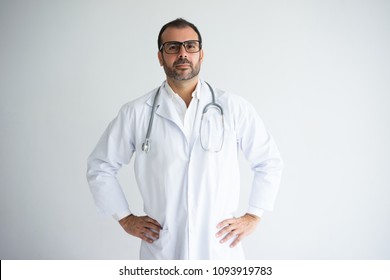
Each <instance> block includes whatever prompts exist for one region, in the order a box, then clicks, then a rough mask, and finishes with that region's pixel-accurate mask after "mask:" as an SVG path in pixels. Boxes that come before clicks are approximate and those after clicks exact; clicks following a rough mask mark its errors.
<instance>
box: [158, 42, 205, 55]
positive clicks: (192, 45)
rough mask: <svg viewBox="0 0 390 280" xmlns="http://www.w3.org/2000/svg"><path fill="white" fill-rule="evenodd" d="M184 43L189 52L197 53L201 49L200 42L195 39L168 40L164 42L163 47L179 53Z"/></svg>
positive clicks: (165, 49) (166, 50)
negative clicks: (182, 40) (183, 40)
mask: <svg viewBox="0 0 390 280" xmlns="http://www.w3.org/2000/svg"><path fill="white" fill-rule="evenodd" d="M182 45H183V46H184V48H185V50H186V51H187V52H189V53H196V52H199V51H200V43H199V41H195V40H191V41H185V42H166V43H164V44H163V48H164V51H165V52H166V53H179V51H180V48H181V46H182Z"/></svg>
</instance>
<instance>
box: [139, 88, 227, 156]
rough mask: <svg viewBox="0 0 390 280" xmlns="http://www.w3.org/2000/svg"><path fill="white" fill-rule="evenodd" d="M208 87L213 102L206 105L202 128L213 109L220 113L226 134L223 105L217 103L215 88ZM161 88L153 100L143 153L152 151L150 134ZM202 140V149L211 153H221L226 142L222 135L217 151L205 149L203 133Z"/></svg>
mask: <svg viewBox="0 0 390 280" xmlns="http://www.w3.org/2000/svg"><path fill="white" fill-rule="evenodd" d="M205 83H206V84H207V85H208V87H209V88H210V91H211V97H212V101H211V102H210V103H208V104H206V106H204V108H203V113H202V119H201V126H202V123H203V117H204V115H205V114H206V113H207V111H208V110H209V109H211V108H213V109H217V110H218V111H219V114H220V116H221V120H222V131H223V133H224V121H223V109H222V107H221V105H219V104H217V103H216V102H215V94H214V90H213V88H212V87H211V86H210V84H209V83H207V82H205ZM161 87H162V86H160V87H159V88H158V89H157V92H156V95H155V97H154V100H153V106H152V113H151V115H150V119H149V125H148V130H147V132H146V137H145V142H144V143H143V144H142V151H144V152H145V153H148V152H149V150H150V133H151V131H152V127H153V120H154V114H155V113H156V110H157V108H158V106H157V99H158V96H159V95H160V91H161ZM200 131H201V128H200ZM200 138H201V141H200V142H201V146H202V149H203V150H205V151H211V152H219V151H220V150H221V149H222V146H223V140H224V135H222V141H221V144H220V145H219V146H218V147H217V148H215V149H212V150H211V149H210V148H208V147H205V145H204V144H203V141H202V133H200Z"/></svg>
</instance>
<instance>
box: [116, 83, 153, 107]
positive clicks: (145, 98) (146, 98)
mask: <svg viewBox="0 0 390 280" xmlns="http://www.w3.org/2000/svg"><path fill="white" fill-rule="evenodd" d="M157 89H158V88H155V89H153V90H151V91H149V92H148V93H146V94H144V95H142V96H140V97H138V98H136V99H134V100H131V101H129V102H127V103H125V104H124V105H122V107H121V109H120V111H121V112H126V113H130V112H133V111H138V110H141V109H143V108H144V107H145V105H148V104H152V103H153V96H154V94H155V93H156V91H157Z"/></svg>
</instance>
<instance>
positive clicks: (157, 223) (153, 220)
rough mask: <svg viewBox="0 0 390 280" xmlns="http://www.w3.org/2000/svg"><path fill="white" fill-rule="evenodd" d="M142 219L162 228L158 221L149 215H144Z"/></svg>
mask: <svg viewBox="0 0 390 280" xmlns="http://www.w3.org/2000/svg"><path fill="white" fill-rule="evenodd" d="M144 221H146V222H148V223H151V224H154V225H155V226H156V227H159V228H161V229H162V226H161V225H160V223H159V222H157V221H156V220H155V219H152V218H150V217H149V216H145V217H144Z"/></svg>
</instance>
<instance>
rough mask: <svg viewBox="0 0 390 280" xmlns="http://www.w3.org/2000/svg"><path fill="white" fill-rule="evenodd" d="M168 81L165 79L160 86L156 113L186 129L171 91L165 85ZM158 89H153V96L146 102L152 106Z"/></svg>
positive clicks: (182, 129)
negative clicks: (175, 106) (171, 98)
mask: <svg viewBox="0 0 390 280" xmlns="http://www.w3.org/2000/svg"><path fill="white" fill-rule="evenodd" d="M166 83H167V82H166V81H165V82H164V83H163V84H162V85H161V86H160V88H159V89H160V94H159V96H158V99H157V103H156V109H155V112H156V115H158V116H160V117H163V118H165V119H167V120H170V121H172V122H173V123H175V124H176V125H177V126H178V127H179V128H180V129H181V131H184V127H183V124H182V122H181V120H180V117H179V115H178V114H177V112H176V109H175V108H174V104H173V103H172V101H171V100H170V97H169V93H168V92H167V87H166V86H165V84H166ZM157 90H158V88H157V89H156V90H154V91H153V94H151V96H150V97H149V98H148V100H147V101H146V104H148V105H149V106H150V107H153V102H154V98H155V97H156V92H157ZM183 133H184V132H183Z"/></svg>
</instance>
